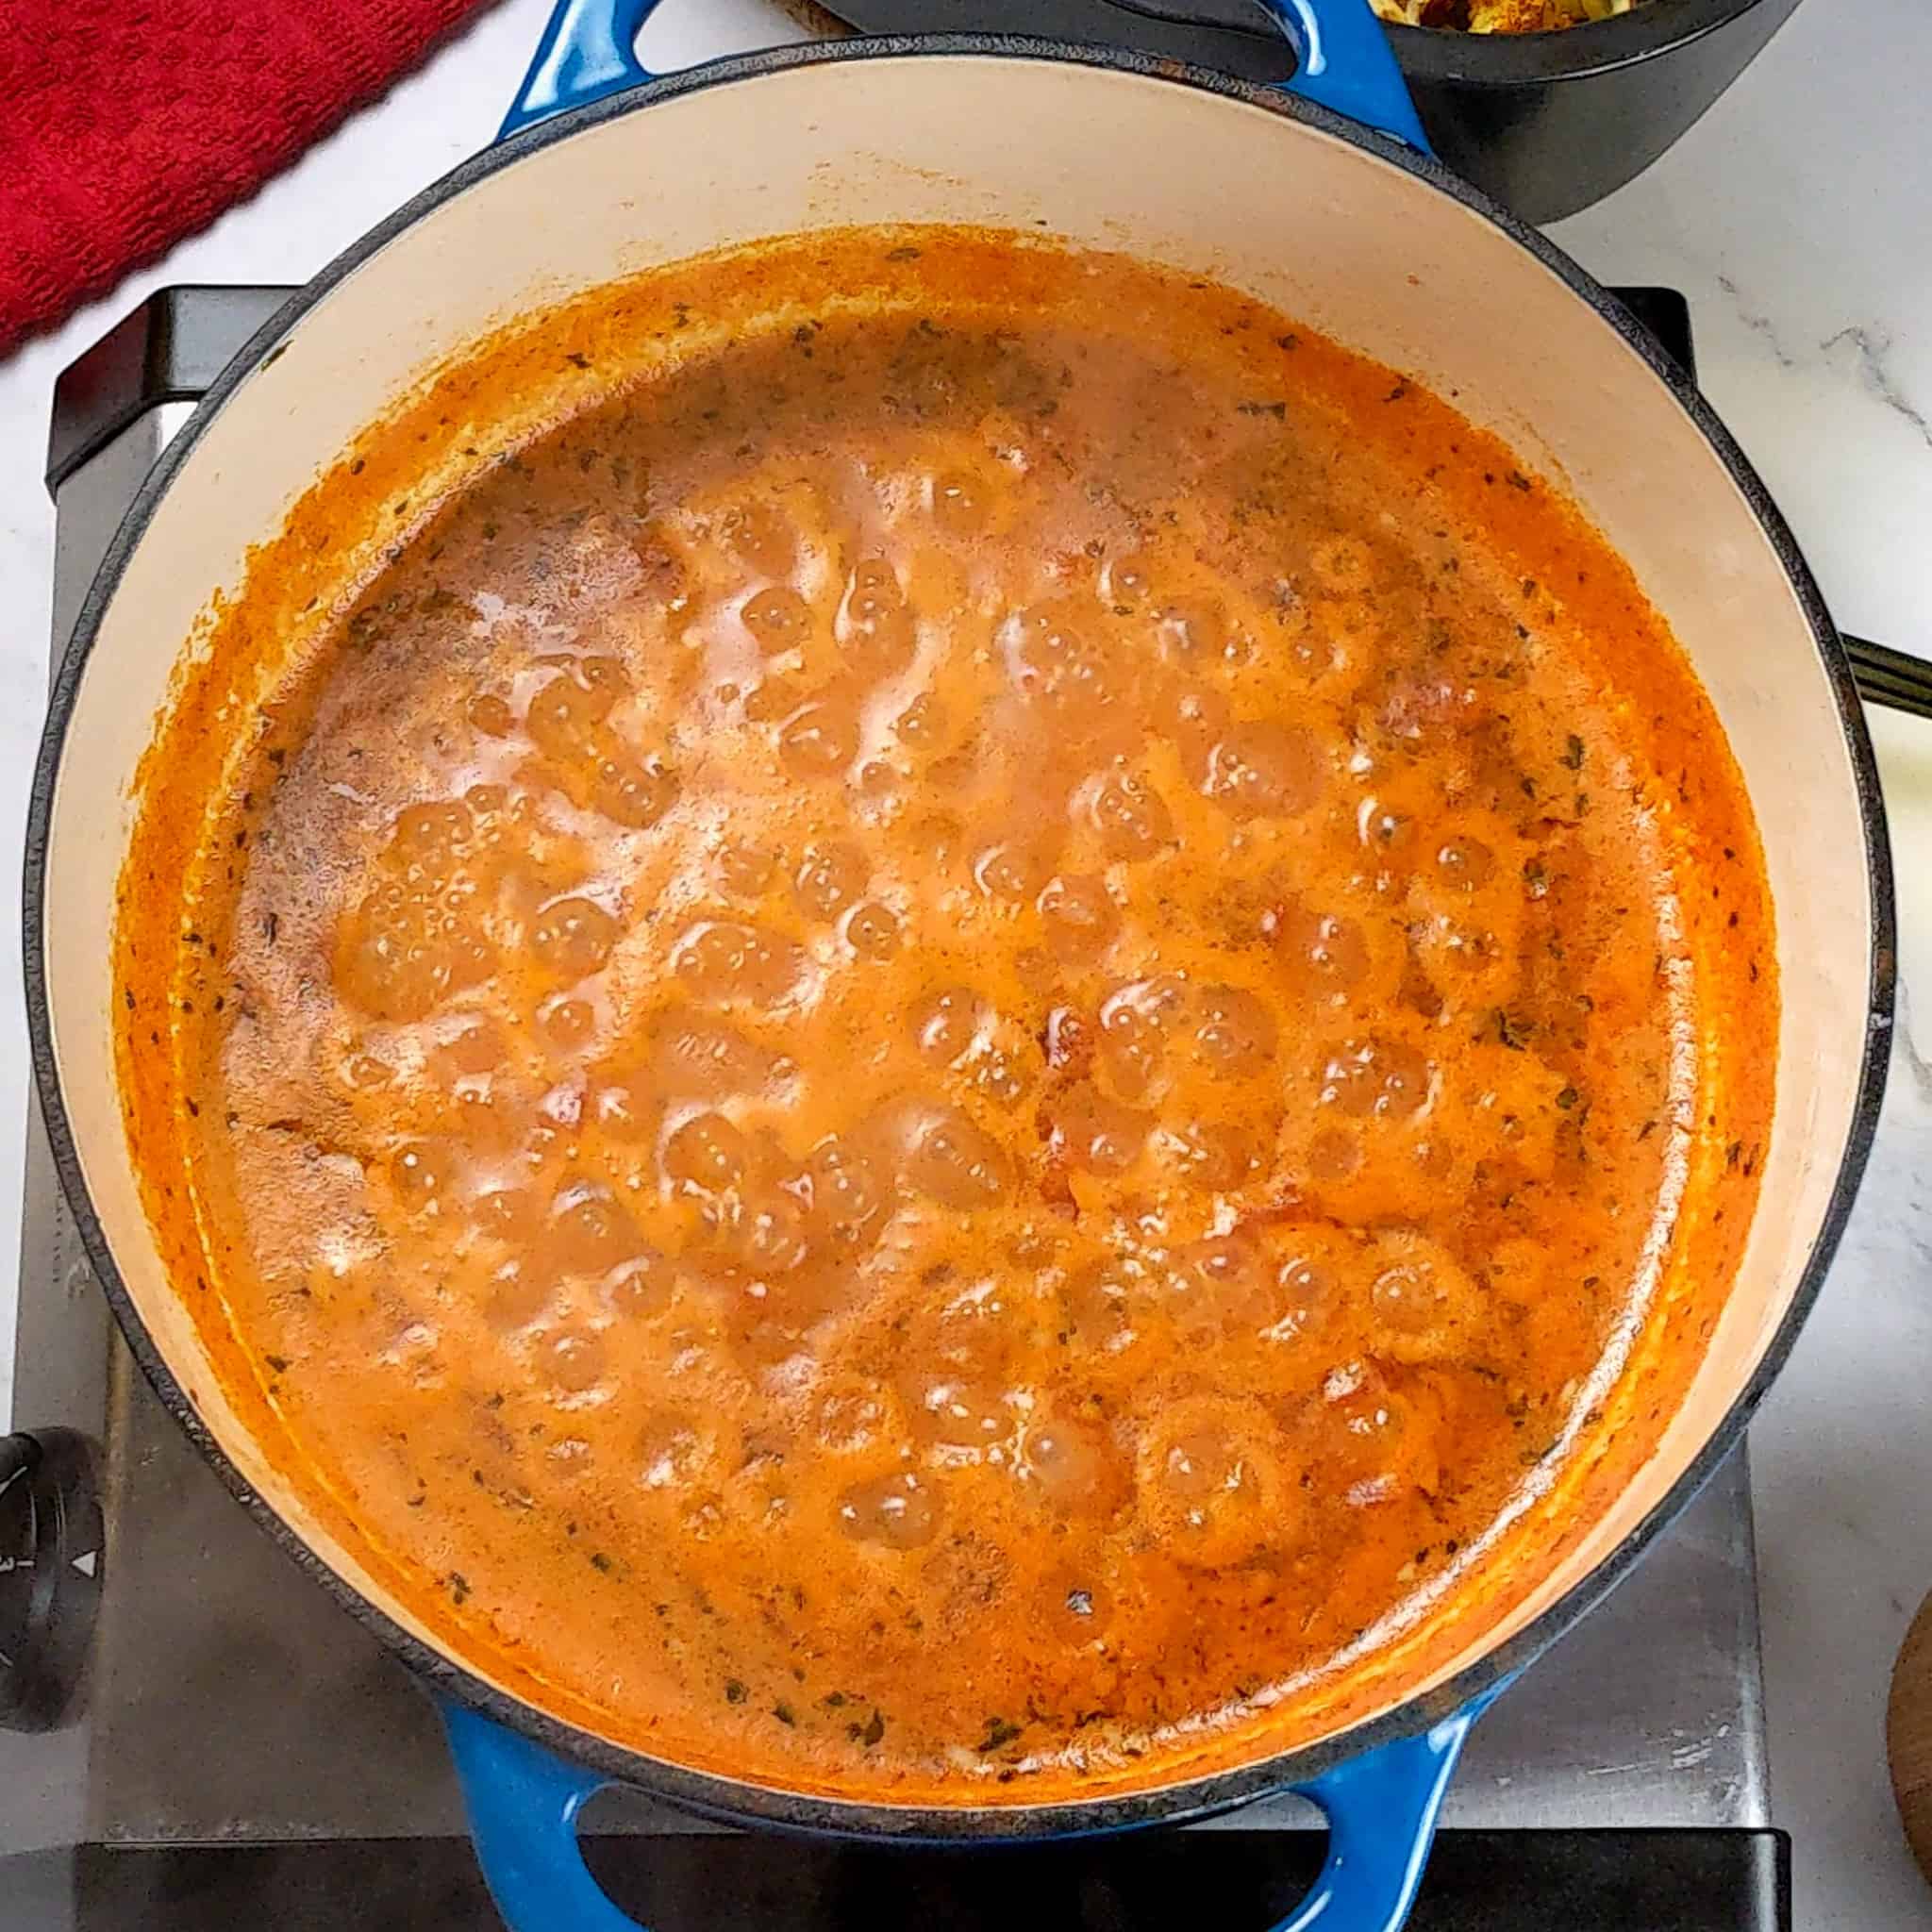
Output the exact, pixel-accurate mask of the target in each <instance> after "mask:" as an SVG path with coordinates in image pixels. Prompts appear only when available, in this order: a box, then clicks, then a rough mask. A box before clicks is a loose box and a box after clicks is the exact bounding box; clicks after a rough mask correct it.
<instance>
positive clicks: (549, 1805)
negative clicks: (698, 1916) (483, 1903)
mask: <svg viewBox="0 0 1932 1932" xmlns="http://www.w3.org/2000/svg"><path fill="white" fill-rule="evenodd" d="M442 1725H443V1729H444V1730H445V1731H446V1732H447V1733H448V1734H449V1750H450V1756H451V1757H453V1758H455V1759H456V1767H457V1781H458V1784H460V1785H461V1786H462V1788H463V1810H464V1813H465V1814H466V1815H467V1817H468V1818H469V1821H470V1838H471V1840H472V1842H474V1843H475V1847H476V1862H477V1864H479V1865H480V1866H482V1868H483V1878H484V1882H485V1883H486V1884H487V1885H488V1886H489V1887H490V1896H491V1898H493V1899H494V1900H495V1901H496V1909H497V1910H498V1911H499V1912H501V1913H502V1914H503V1923H504V1924H506V1925H507V1926H508V1927H509V1932H644V1927H643V1926H641V1925H640V1924H638V1922H637V1921H636V1920H635V1919H633V1918H631V1917H630V1916H629V1915H628V1914H627V1913H625V1912H620V1911H619V1910H618V1909H617V1907H615V1906H614V1905H612V1904H611V1903H610V1901H609V1900H608V1898H606V1897H605V1896H604V1890H603V1888H602V1887H601V1886H600V1885H599V1884H598V1883H597V1881H596V1880H595V1879H594V1878H592V1877H591V1873H590V1868H589V1867H588V1866H587V1865H586V1864H585V1863H584V1855H583V1853H582V1852H580V1851H579V1850H578V1849H577V1813H578V1812H579V1811H581V1810H582V1809H583V1808H584V1806H585V1805H586V1804H587V1803H588V1802H589V1800H590V1799H591V1797H592V1796H593V1795H594V1794H595V1793H596V1792H598V1791H600V1790H603V1789H604V1787H605V1786H606V1785H608V1783H609V1782H610V1780H609V1779H608V1778H607V1777H605V1776H603V1775H602V1774H600V1773H597V1772H594V1771H588V1770H586V1769H585V1768H584V1767H583V1766H582V1765H579V1764H572V1763H570V1762H569V1761H568V1760H567V1759H565V1758H562V1757H557V1756H556V1755H555V1754H554V1753H552V1752H549V1751H546V1750H544V1748H543V1747H542V1745H541V1744H533V1743H532V1742H531V1741H530V1740H529V1739H527V1738H525V1737H522V1736H520V1735H519V1734H518V1733H517V1732H515V1731H512V1730H509V1729H508V1728H507V1727H506V1726H504V1725H502V1724H493V1723H491V1720H490V1719H489V1718H487V1717H480V1716H478V1715H477V1713H476V1712H475V1711H474V1710H466V1709H464V1708H463V1707H462V1706H461V1705H458V1704H445V1705H443V1707H442Z"/></svg>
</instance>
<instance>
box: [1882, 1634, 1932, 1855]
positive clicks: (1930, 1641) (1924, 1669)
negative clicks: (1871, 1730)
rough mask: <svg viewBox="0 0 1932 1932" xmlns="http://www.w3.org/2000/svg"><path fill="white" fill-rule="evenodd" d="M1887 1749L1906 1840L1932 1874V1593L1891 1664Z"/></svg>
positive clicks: (1886, 1717) (1886, 1716)
mask: <svg viewBox="0 0 1932 1932" xmlns="http://www.w3.org/2000/svg"><path fill="white" fill-rule="evenodd" d="M1885 1755H1886V1757H1887V1758H1888V1759H1889V1760H1890V1765H1891V1789H1892V1791H1893V1794H1894V1795H1895V1796H1896V1797H1897V1799H1898V1815H1899V1817H1900V1818H1901V1819H1902V1820H1903V1821H1904V1824H1905V1827H1906V1841H1907V1843H1908V1844H1909V1845H1910V1846H1911V1848H1912V1856H1913V1857H1915V1858H1916V1859H1918V1861H1919V1870H1920V1871H1921V1872H1923V1873H1924V1874H1925V1876H1926V1877H1927V1878H1928V1879H1932V1596H1928V1597H1927V1598H1926V1599H1925V1601H1924V1603H1923V1604H1921V1605H1920V1606H1919V1614H1918V1615H1917V1616H1916V1617H1914V1618H1913V1619H1912V1627H1911V1628H1910V1629H1909V1630H1907V1632H1906V1641H1905V1642H1904V1643H1903V1644H1902V1645H1901V1646H1900V1648H1899V1653H1898V1662H1897V1663H1896V1664H1894V1665H1893V1666H1892V1671H1891V1702H1890V1705H1889V1706H1888V1707H1887V1708H1886V1713H1885Z"/></svg>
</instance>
